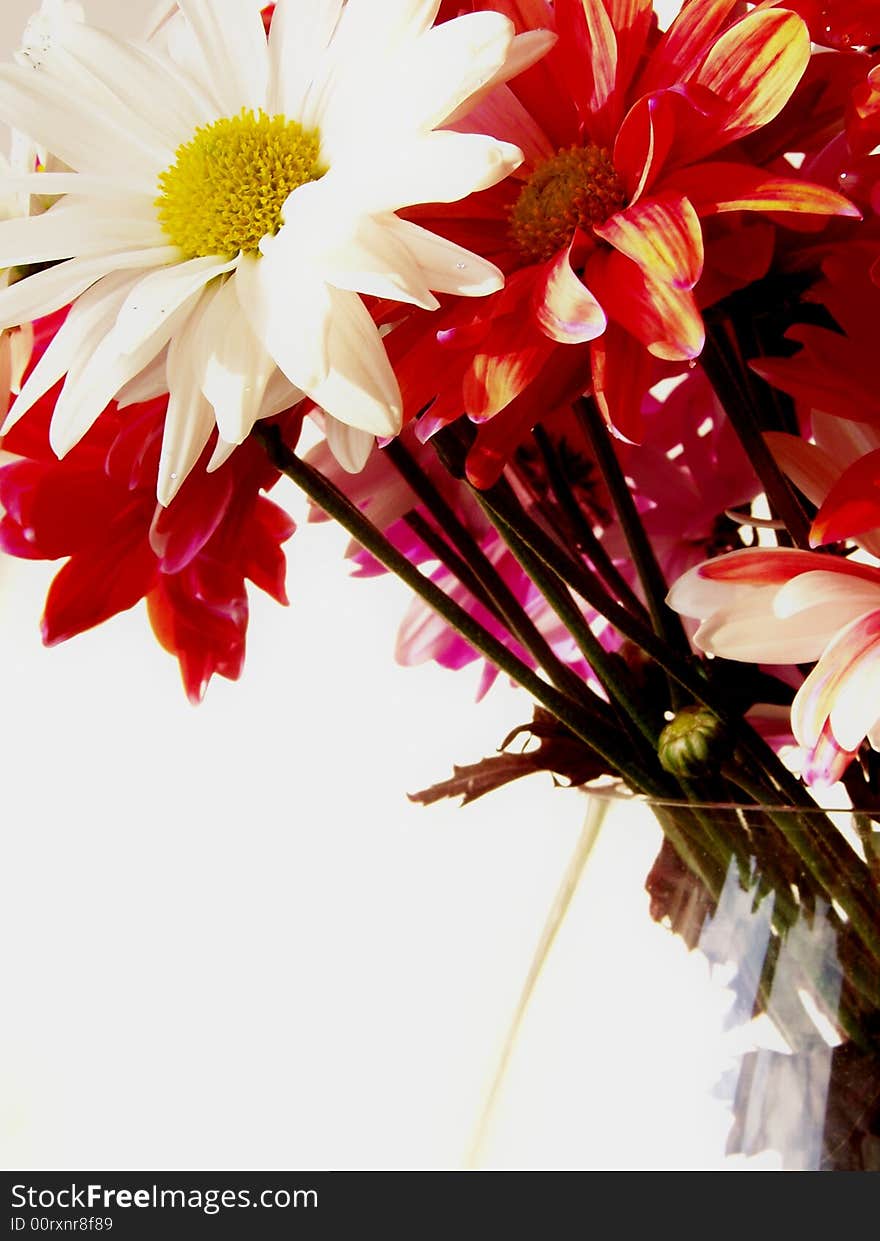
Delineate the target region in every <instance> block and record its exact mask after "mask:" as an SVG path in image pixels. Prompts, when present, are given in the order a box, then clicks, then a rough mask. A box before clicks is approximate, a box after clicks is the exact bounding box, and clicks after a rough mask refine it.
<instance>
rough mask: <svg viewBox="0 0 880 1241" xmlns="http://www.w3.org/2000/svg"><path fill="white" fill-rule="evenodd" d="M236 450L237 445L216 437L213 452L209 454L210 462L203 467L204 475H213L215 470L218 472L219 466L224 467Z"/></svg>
mask: <svg viewBox="0 0 880 1241" xmlns="http://www.w3.org/2000/svg"><path fill="white" fill-rule="evenodd" d="M236 448H238V444H237V443H234V444H231V443H230V442H229V441H228V440H224V439H221V438H220V437H219V436H218V437H217V443H216V444H215V445H214V451H213V452H212V453H211V460H210V461H209V462H208V464H207V465H206V466H205V473H206V474H213V473H214V471H215V470H219V469H220V466H221V465H225V464H226V462H227V461H228V460H229V458H230V457H231V456H232V454H233V453H234V452H235V450H236Z"/></svg>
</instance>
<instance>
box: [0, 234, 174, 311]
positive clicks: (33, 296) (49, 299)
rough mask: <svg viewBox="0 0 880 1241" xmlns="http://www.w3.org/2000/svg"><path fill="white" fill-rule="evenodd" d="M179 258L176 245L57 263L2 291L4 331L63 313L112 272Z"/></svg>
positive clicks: (168, 261)
mask: <svg viewBox="0 0 880 1241" xmlns="http://www.w3.org/2000/svg"><path fill="white" fill-rule="evenodd" d="M179 257H180V251H179V250H178V248H177V247H176V246H156V247H155V248H154V249H152V250H131V251H129V252H128V253H124V254H100V255H97V256H95V257H94V258H83V259H69V260H68V261H67V262H66V263H57V264H56V265H55V266H54V267H48V268H46V270H45V271H38V272H36V273H35V274H34V275H33V276H28V277H27V278H26V279H25V280H19V281H18V282H17V283H16V284H13V285H11V286H10V287H9V288H8V289H3V290H2V291H0V328H3V327H14V326H17V325H18V324H19V323H28V322H31V321H32V320H33V319H41V318H42V317H43V315H48V314H51V313H52V311H54V310H60V308H61V307H62V306H66V305H67V303H68V302H72V301H73V299H74V298H75V297H78V296H79V295H80V293H82V292H83V290H84V289H87V288H88V287H89V285H92V284H94V283H95V281H96V280H100V279H101V277H102V276H106V275H107V274H108V273H109V272H112V271H121V270H123V269H129V270H134V269H136V268H139V267H144V268H146V267H160V266H162V265H164V264H166V263H173V262H174V261H175V260H176V259H178V258H179Z"/></svg>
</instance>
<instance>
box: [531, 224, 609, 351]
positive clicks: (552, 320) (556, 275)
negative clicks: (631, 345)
mask: <svg viewBox="0 0 880 1241" xmlns="http://www.w3.org/2000/svg"><path fill="white" fill-rule="evenodd" d="M534 308H535V317H536V318H537V320H538V323H539V324H540V325H541V327H542V329H543V331H544V332H545V334H546V335H547V336H549V337H550V339H551V340H555V341H559V343H560V344H562V345H578V344H583V343H584V342H585V341H588V340H593V339H595V337H597V336H600V335H601V334H602V332H604V330H605V324H606V322H607V320H606V318H605V312H604V311H603V309H602V307H601V306H600V305H599V303H598V302H597V301H596V299H595V297H593V294H592V293H591V292H590V290H589V289H588V288H586V287H585V286H584V284H583V282H582V281H581V279H580V278H579V277H578V276H577V275H576V274H575V272H574V271H573V270H572V266H571V246H569V247H568V249H567V250H563V251H561V252H560V253H559V254H558V255H557V256H556V258H555V259H552V260H551V261H550V262H549V263H548V264H547V265H546V267H545V269H544V280H543V283H540V284H538V285H536V287H535V299H534Z"/></svg>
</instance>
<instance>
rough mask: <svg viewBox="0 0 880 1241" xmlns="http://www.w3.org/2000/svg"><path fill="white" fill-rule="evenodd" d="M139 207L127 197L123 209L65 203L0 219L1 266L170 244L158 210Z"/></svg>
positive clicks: (101, 204)
mask: <svg viewBox="0 0 880 1241" xmlns="http://www.w3.org/2000/svg"><path fill="white" fill-rule="evenodd" d="M139 207H140V204H139V203H138V202H137V200H128V199H126V200H125V201H124V202H123V203H121V204H120V210H119V212H116V211H110V210H108V206H107V204H105V203H98V204H96V203H89V202H81V203H75V204H70V203H68V202H61V203H59V204H58V205H57V206H55V207H50V209H49V210H48V211H45V212H43V214H42V215H35V216H29V217H26V218H24V219H19V220H3V221H0V268H2V267H17V266H24V265H25V264H27V263H45V262H52V261H53V260H55V259H70V258H78V257H85V256H87V255H90V254H108V253H111V252H113V251H117V250H123V249H132V250H146V249H147V248H148V247H150V246H164V245H166V244H167V242H168V238H167V236H166V234H165V233H164V231H163V229H162V226H161V224H160V223H159V221H158V220H157V219H156V217H155V214H154V213H150V214H146V213H144V212H143V211H138V208H139ZM135 212H137V214H135Z"/></svg>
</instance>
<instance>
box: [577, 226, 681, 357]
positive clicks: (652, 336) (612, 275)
mask: <svg viewBox="0 0 880 1241" xmlns="http://www.w3.org/2000/svg"><path fill="white" fill-rule="evenodd" d="M584 282H585V283H586V284H588V285H589V286H590V288H591V289H592V290H593V292H594V293H595V295H596V297H597V298H598V299H599V301H600V302H601V304H602V307H603V309H604V310H605V313H606V314H607V315H608V318H609V319H614V320H616V322H617V323H619V324H620V325H621V327H624V328H626V330H627V331H628V332H630V333H631V334H632V335H633V336H634V337H635V338H636V340H638V341H640V342H641V343H642V344H643V345H644V346H645V348H646V349H647V350H648V351H649V352H650V353H652V354H653V355H654V357H655V358H662V359H663V360H665V361H688V360H690V359H691V358H695V357H697V356H698V355H699V353H700V351H701V350H702V348H703V342H704V339H705V331H704V328H703V320H702V318H701V316H700V312H699V310H698V308H697V303H696V301H695V299H694V295H693V293H692V292H691V291H690V290H689V289H676V288H674V287H673V286H671V285H669V284H667V283H665V282H664V281H661V280H655V279H654V278H653V277H651V276H649V275H647V274H646V273H645V272H644V271H643V270H642V269H641V268H640V267H639V266H638V265H637V264H636V263H634V262H633V261H632V260H631V259H628V258H626V257H625V256H624V255H622V254H619V253H618V252H617V251H614V250H612V251H609V252H607V253H597V254H594V255H593V256H592V258H591V259H590V261H589V262H588V264H587V269H586V272H585V275H584Z"/></svg>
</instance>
